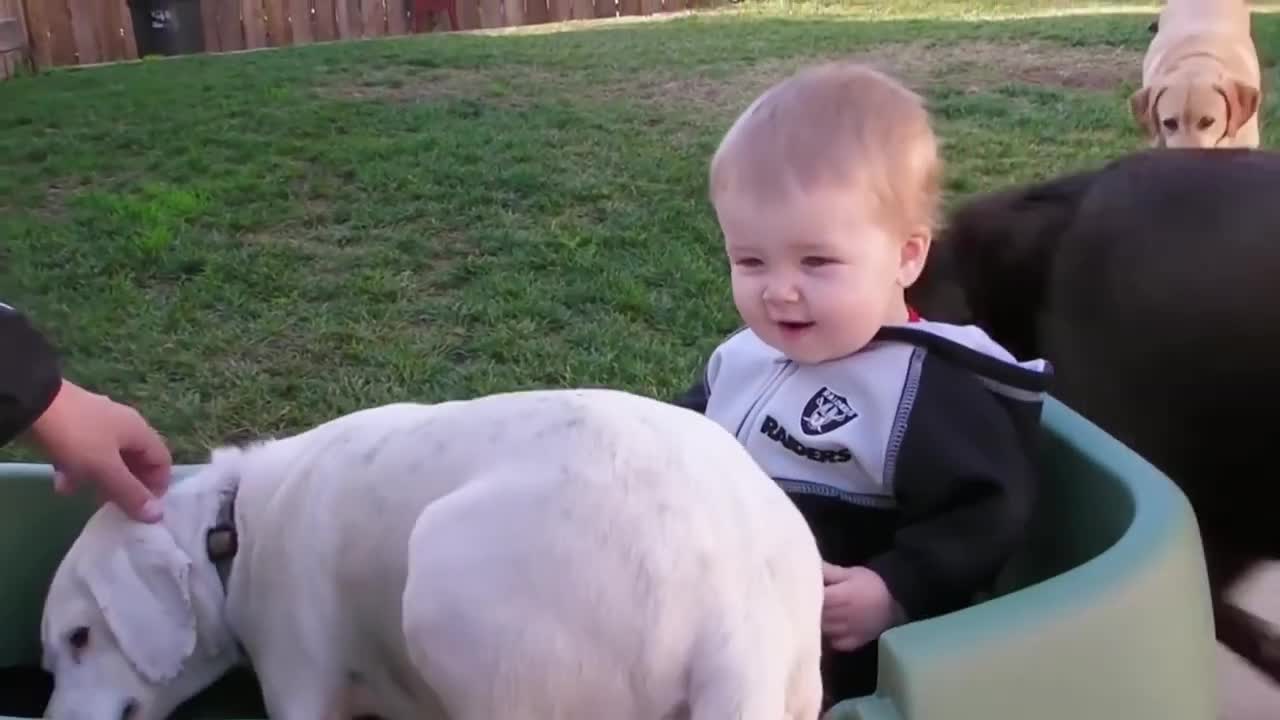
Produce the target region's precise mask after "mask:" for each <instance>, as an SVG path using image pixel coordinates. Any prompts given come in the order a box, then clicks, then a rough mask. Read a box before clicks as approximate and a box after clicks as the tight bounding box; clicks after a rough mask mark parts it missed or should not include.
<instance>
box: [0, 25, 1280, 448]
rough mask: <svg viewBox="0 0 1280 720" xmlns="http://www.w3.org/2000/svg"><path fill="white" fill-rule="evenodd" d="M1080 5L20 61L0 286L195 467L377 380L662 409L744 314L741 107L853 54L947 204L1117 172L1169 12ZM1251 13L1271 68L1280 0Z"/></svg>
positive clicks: (7, 151) (10, 115)
mask: <svg viewBox="0 0 1280 720" xmlns="http://www.w3.org/2000/svg"><path fill="white" fill-rule="evenodd" d="M1086 5H1088V4H1087V3H1082V2H1066V1H1065V0H1064V1H1063V2H1047V1H1041V2H1032V1H1025V2H984V3H968V2H959V1H958V0H956V1H948V2H872V1H870V0H867V1H865V2H856V3H843V4H840V5H833V4H826V5H817V4H812V3H810V4H806V3H799V2H797V3H792V4H790V5H789V6H788V5H786V4H782V3H774V2H770V3H766V4H760V5H749V6H746V7H741V6H739V7H735V8H733V9H731V10H727V11H724V12H718V13H714V14H707V15H695V16H692V17H681V18H678V19H674V20H667V21H660V22H659V21H655V22H639V23H625V24H620V23H614V24H612V25H611V26H610V25H605V26H596V27H593V28H591V29H586V30H578V31H573V32H563V33H560V32H547V28H540V29H538V31H536V32H528V33H497V34H487V35H481V34H471V35H466V34H456V35H448V34H437V35H431V36H425V37H414V38H402V39H391V40H382V41H368V42H352V43H343V44H333V45H327V46H312V47H305V48H295V49H287V50H281V51H269V52H257V53H246V54H239V55H228V56H205V57H190V58H182V59H175V60H164V61H145V62H141V63H133V64H124V65H118V66H111V67H101V68H92V69H83V70H77V71H64V72H55V73H51V74H47V75H44V76H40V77H36V78H21V79H18V80H14V81H10V82H7V83H3V84H0V168H2V169H0V299H4V300H6V301H8V302H10V303H11V304H14V305H18V306H21V307H22V308H24V309H26V310H27V311H28V312H30V313H31V314H32V315H34V317H35V318H36V320H37V321H38V323H39V324H40V325H41V326H42V327H44V328H45V329H47V331H48V332H49V333H50V335H52V336H53V338H54V339H55V340H56V342H57V343H58V345H59V346H60V347H61V348H62V350H63V351H64V352H65V355H66V360H67V365H68V373H69V375H70V376H71V377H73V378H75V379H77V380H79V381H81V382H82V383H84V384H87V385H89V386H91V387H94V388H97V389H99V390H102V391H106V392H108V393H109V394H111V395H112V396H114V397H116V398H118V399H121V400H124V401H127V402H130V403H134V404H136V405H137V406H138V407H139V408H140V409H141V410H142V411H143V413H144V414H145V415H146V416H147V417H149V418H150V419H151V420H152V421H153V422H154V424H155V425H156V426H157V427H158V428H160V429H161V431H162V432H163V433H165V434H166V435H167V436H168V437H169V438H170V440H171V442H172V444H173V447H174V450H175V453H176V456H177V458H178V460H179V461H183V462H193V461H194V462H198V461H201V460H202V459H203V458H204V453H205V452H206V448H207V447H208V446H209V445H211V444H214V443H219V442H222V441H224V440H227V439H230V438H236V437H243V436H247V435H262V434H280V433H288V432H293V431H297V430H299V429H302V428H304V427H306V426H309V425H311V424H314V423H317V422H320V421H323V420H326V419H329V418H331V417H333V416H335V415H338V414H340V413H344V412H348V411H351V410H354V409H357V408H361V407H366V406H370V405H375V404H380V403H385V402H390V401H399V400H419V401H435V400H442V399H449V398H459V397H464V396H469V395H475V394H479V393H487V392H495V391H503V390H511V389H518V388H531V387H545V386H568V385H609V386H614V387H620V388H625V389H630V390H634V391H638V392H641V393H650V394H657V395H662V396H669V395H671V394H673V393H675V392H676V391H678V390H679V389H681V388H683V387H684V386H685V384H686V383H687V382H688V381H689V380H690V379H691V378H692V377H693V376H694V373H695V372H697V371H698V369H699V367H700V364H701V362H702V360H703V358H704V355H705V353H706V352H708V351H709V350H710V349H711V348H712V347H713V346H714V344H715V343H716V342H717V341H718V340H719V339H720V338H721V337H722V335H723V334H724V333H726V332H728V331H730V330H732V329H733V328H734V326H735V324H736V317H735V315H734V311H733V306H732V303H731V300H730V297H729V293H728V284H727V276H726V272H725V271H726V268H725V266H724V263H723V262H722V260H721V254H720V252H721V251H720V244H719V243H720V241H719V236H718V234H717V229H716V226H715V224H714V219H713V216H712V214H711V211H710V208H709V207H708V204H707V202H706V200H705V170H706V164H707V160H708V158H709V157H710V154H711V152H712V151H713V149H714V147H715V144H716V142H717V141H718V139H719V136H720V134H721V133H722V132H723V131H724V129H725V128H726V127H727V125H728V123H729V122H730V121H731V120H732V118H733V116H734V114H735V113H736V112H737V111H738V110H740V109H741V108H742V107H743V106H744V105H745V103H747V102H748V101H749V100H750V99H751V98H752V97H753V96H754V95H755V94H756V93H758V92H759V91H760V90H762V89H763V88H764V87H765V86H767V85H768V84H769V83H771V82H773V81H774V80H776V79H779V78H781V77H782V76H783V75H785V74H786V73H788V72H790V71H791V70H793V69H795V68H797V67H799V66H800V65H802V64H805V63H808V62H813V61H817V60H820V59H824V58H833V57H843V56H859V57H863V58H866V59H868V60H872V61H875V62H878V63H881V64H882V66H883V67H886V68H887V69H890V70H891V71H894V72H895V73H896V74H898V75H899V76H900V77H903V78H904V79H905V80H907V81H908V82H909V83H911V84H912V85H913V86H914V87H916V88H917V89H919V90H920V91H921V92H923V93H924V94H925V95H926V96H927V97H928V99H929V101H930V103H931V105H932V108H933V110H934V112H935V114H936V120H937V127H938V130H939V133H940V134H941V136H942V138H943V140H944V147H945V153H946V156H947V161H948V168H949V170H948V177H949V179H948V183H947V186H948V189H949V192H950V195H949V202H954V201H956V200H958V199H960V198H962V197H963V196H964V195H966V194H968V193H972V192H975V191H983V190H988V189H991V188H994V187H998V186H1000V185H1003V184H1006V183H1012V182H1017V181H1022V180H1027V179H1031V178H1036V177H1043V176H1045V175H1048V174H1050V173H1054V172H1058V171H1063V170H1067V169H1071V168H1076V167H1081V166H1087V165H1094V164H1098V163H1101V162H1104V161H1105V160H1106V159H1108V158H1109V157H1112V156H1114V155H1116V154H1117V153H1121V152H1124V151H1126V150H1128V149H1132V148H1137V147H1139V146H1140V144H1141V141H1140V139H1139V138H1138V136H1137V131H1136V130H1135V129H1134V127H1133V124H1132V122H1131V120H1130V118H1129V116H1128V111H1127V104H1126V97H1127V95H1128V93H1129V92H1131V91H1132V89H1133V88H1134V83H1135V82H1136V80H1137V78H1138V77H1139V73H1140V70H1139V68H1140V63H1141V54H1142V51H1143V49H1144V48H1145V45H1146V43H1147V42H1148V40H1149V35H1148V33H1147V29H1146V27H1147V23H1148V22H1150V20H1151V19H1152V17H1153V12H1154V10H1153V7H1154V6H1152V7H1134V6H1129V7H1127V8H1126V7H1125V6H1118V5H1116V4H1114V3H1098V4H1094V5H1092V6H1090V7H1086V9H1084V10H1080V8H1081V6H1086ZM884 6H890V7H888V8H886V7H884ZM975 7H976V8H977V9H975ZM1054 7H1073V8H1075V9H1074V10H1073V11H1072V12H1070V13H1054V12H1052V10H1053V8H1054ZM1043 11H1049V12H1043ZM1255 33H1256V37H1257V38H1258V42H1259V45H1260V49H1261V51H1262V54H1263V56H1264V59H1265V60H1266V62H1267V63H1268V65H1270V51H1271V50H1272V49H1273V48H1276V47H1278V45H1277V42H1280V15H1258V16H1256V17H1255ZM1270 73H1271V69H1270V68H1269V69H1268V82H1270V81H1271V79H1272V76H1271V74H1270ZM1275 115H1276V104H1275V102H1274V101H1273V99H1272V98H1271V97H1270V96H1268V100H1267V106H1266V109H1265V114H1264V118H1263V126H1264V128H1265V132H1266V134H1267V136H1268V137H1269V138H1275V137H1276V135H1275V132H1274V129H1275V122H1274V117H1275ZM0 352H3V349H0ZM27 456H28V455H26V454H25V453H24V451H21V450H16V449H11V450H9V451H7V455H6V456H5V457H9V458H16V457H27Z"/></svg>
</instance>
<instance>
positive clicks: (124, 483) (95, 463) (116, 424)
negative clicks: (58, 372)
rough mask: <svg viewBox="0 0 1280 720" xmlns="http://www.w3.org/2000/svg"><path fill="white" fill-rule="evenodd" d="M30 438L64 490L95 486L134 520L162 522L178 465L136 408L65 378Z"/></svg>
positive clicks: (33, 427) (61, 489)
mask: <svg viewBox="0 0 1280 720" xmlns="http://www.w3.org/2000/svg"><path fill="white" fill-rule="evenodd" d="M30 434H31V436H32V438H33V439H34V440H35V441H36V443H37V444H38V445H39V446H40V447H41V448H42V449H43V450H44V453H45V455H46V456H47V457H48V458H49V461H50V462H51V463H52V465H53V467H54V470H55V474H54V488H55V489H56V490H57V491H58V492H60V493H70V492H71V491H72V490H74V487H75V485H77V484H79V483H81V482H88V483H92V484H94V485H97V486H98V488H99V489H100V490H101V491H102V494H103V495H105V496H106V498H107V499H108V500H110V501H111V502H113V503H115V504H116V505H117V506H119V507H120V508H121V509H122V510H124V511H125V512H126V513H127V514H128V515H129V516H130V517H132V518H133V519H135V520H139V521H142V522H156V521H158V520H159V519H160V516H161V514H162V513H161V509H160V501H159V497H158V496H160V495H162V494H163V493H164V491H165V489H166V488H167V486H168V483H169V472H170V468H171V466H172V462H173V461H172V459H171V458H170V456H169V448H168V447H167V446H166V445H165V442H164V439H163V438H161V437H160V435H159V434H158V433H157V432H156V431H155V430H153V429H152V428H151V426H150V425H148V424H147V422H146V420H144V419H143V418H142V416H141V415H139V414H138V412H137V411H136V410H134V409H133V408H131V407H129V406H127V405H122V404H120V403H117V402H115V401H113V400H111V399H110V398H108V397H106V396H105V395H98V394H96V393H92V392H89V391H88V390H85V389H84V388H81V387H79V386H77V385H75V384H74V383H71V382H69V381H66V380H64V381H63V383H62V389H61V390H60V391H59V392H58V395H57V397H56V398H54V401H53V404H52V405H50V406H49V409H48V410H46V411H45V413H44V415H42V416H40V419H38V420H36V422H35V424H33V425H32V427H31V433H30Z"/></svg>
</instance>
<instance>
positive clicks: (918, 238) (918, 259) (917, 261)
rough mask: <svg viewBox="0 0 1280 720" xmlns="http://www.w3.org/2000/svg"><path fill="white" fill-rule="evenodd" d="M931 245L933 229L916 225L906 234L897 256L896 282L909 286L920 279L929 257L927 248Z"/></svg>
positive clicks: (905, 286)
mask: <svg viewBox="0 0 1280 720" xmlns="http://www.w3.org/2000/svg"><path fill="white" fill-rule="evenodd" d="M932 245H933V231H932V230H930V229H929V228H928V227H918V228H916V229H915V230H913V231H912V232H911V233H910V234H909V235H907V238H906V240H904V241H903V243H902V250H901V254H900V255H899V258H898V284H899V285H901V286H902V287H904V288H909V287H911V286H912V285H914V284H915V282H916V280H918V279H920V274H921V273H923V272H924V266H925V263H926V262H927V261H928V259H929V249H930V247H931V246H932Z"/></svg>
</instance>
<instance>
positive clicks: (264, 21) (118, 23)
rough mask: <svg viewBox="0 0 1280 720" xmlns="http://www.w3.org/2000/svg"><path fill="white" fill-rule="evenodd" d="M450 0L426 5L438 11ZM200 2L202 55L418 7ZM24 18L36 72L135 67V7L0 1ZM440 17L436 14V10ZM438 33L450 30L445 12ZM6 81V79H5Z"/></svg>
mask: <svg viewBox="0 0 1280 720" xmlns="http://www.w3.org/2000/svg"><path fill="white" fill-rule="evenodd" d="M448 1H449V0H434V2H429V3H422V5H426V6H430V7H433V8H439V7H440V6H443V5H447V4H448ZM184 2H188V3H198V5H199V14H200V25H201V34H202V35H203V43H204V52H228V51H234V50H251V49H255V48H264V47H281V46H285V45H302V44H306V43H311V42H319V41H330V40H349V39H356V38H371V37H382V36H387V35H404V34H408V33H412V32H414V22H413V20H414V19H413V12H414V6H415V5H417V4H419V3H417V2H416V1H415V0H176V3H178V4H182V3H184ZM452 2H454V3H455V5H454V8H455V10H456V15H457V18H458V24H459V25H460V28H457V29H463V30H466V29H476V28H493V27H506V26H514V25H532V24H535V23H545V22H558V21H563V20H579V19H588V18H604V17H615V16H619V15H652V14H655V13H661V12H676V11H680V10H685V9H689V8H690V7H692V4H693V3H695V2H698V4H700V5H701V4H702V2H699V1H698V0H452ZM6 8H8V9H10V10H11V11H13V12H14V13H16V14H17V15H19V16H22V17H23V18H24V19H25V27H26V31H27V35H28V38H29V40H30V47H29V48H28V52H29V56H30V58H31V60H32V61H34V65H35V67H36V68H48V67H56V66H62V65H88V64H93V63H103V62H113V61H118V60H134V59H136V58H137V57H138V47H139V42H138V39H137V38H136V37H135V34H134V20H133V10H132V9H131V7H130V0H0V18H3V17H4V15H5V10H6ZM433 12H435V11H433ZM436 14H438V15H439V16H440V17H439V18H438V19H437V20H436V27H440V28H444V27H449V25H450V22H449V20H448V19H447V16H446V15H445V14H444V13H443V12H438V13H436ZM3 77H4V74H3V73H0V79H2V78H3Z"/></svg>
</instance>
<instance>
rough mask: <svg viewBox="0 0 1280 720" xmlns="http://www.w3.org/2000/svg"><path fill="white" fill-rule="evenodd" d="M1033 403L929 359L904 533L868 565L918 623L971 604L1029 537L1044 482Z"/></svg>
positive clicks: (911, 439) (917, 414)
mask: <svg viewBox="0 0 1280 720" xmlns="http://www.w3.org/2000/svg"><path fill="white" fill-rule="evenodd" d="M1031 397H1038V396H1033V395H1031V394H1030V393H1029V394H1028V396H1027V398H1024V399H1010V398H1005V397H1003V396H1000V397H997V396H996V395H995V394H994V393H993V392H992V391H990V390H988V389H987V388H986V386H984V385H983V384H982V383H981V382H980V381H979V380H978V379H976V378H975V377H973V376H972V375H969V374H968V373H965V372H963V371H961V370H959V369H958V368H956V367H955V366H952V365H950V364H948V363H946V362H945V361H943V360H940V359H937V358H936V357H935V356H933V355H926V356H925V359H924V364H923V366H922V368H921V374H920V384H919V387H918V392H917V394H916V399H915V404H914V406H913V407H912V409H911V415H910V418H909V422H908V423H907V429H906V432H905V434H904V435H903V439H902V445H901V446H900V448H899V453H898V455H897V458H898V460H897V469H896V471H894V477H893V483H894V493H895V495H896V496H897V499H898V505H899V507H900V508H901V512H902V517H901V521H900V525H899V529H898V531H897V533H896V534H895V536H894V543H893V547H892V549H890V550H889V551H887V552H885V553H882V554H880V555H878V556H876V557H874V558H872V559H871V561H870V562H868V563H867V567H869V568H870V569H871V570H873V571H875V572H876V573H877V574H879V575H880V577H881V578H883V579H884V581H885V585H886V586H887V587H888V588H889V592H890V594H891V595H893V597H894V599H895V600H897V601H898V603H899V604H900V605H901V606H902V608H903V610H904V611H905V612H906V614H907V616H908V619H911V620H917V619H924V618H928V617H934V616H937V615H940V614H943V613H947V612H951V611H953V610H958V609H960V608H962V607H965V606H966V605H968V604H969V603H970V602H971V601H972V600H973V597H974V595H975V593H977V592H978V591H980V590H984V589H987V588H989V587H990V585H991V583H992V582H993V581H994V580H995V578H996V575H997V573H999V571H1000V569H1001V568H1002V567H1003V566H1004V564H1005V563H1006V562H1007V561H1008V559H1009V557H1010V556H1011V555H1012V553H1013V552H1014V551H1015V550H1016V549H1017V548H1018V546H1019V544H1020V543H1021V542H1022V541H1023V539H1024V537H1025V533H1026V529H1027V524H1028V519H1029V517H1030V514H1031V508H1032V503H1033V501H1034V498H1035V493H1036V483H1037V476H1036V468H1035V455H1034V452H1035V450H1034V447H1033V444H1032V443H1033V442H1034V439H1035V438H1036V437H1037V435H1038V425H1039V405H1040V401H1039V400H1038V399H1034V400H1033V399H1030V398H1031ZM1029 425H1034V427H1029Z"/></svg>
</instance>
